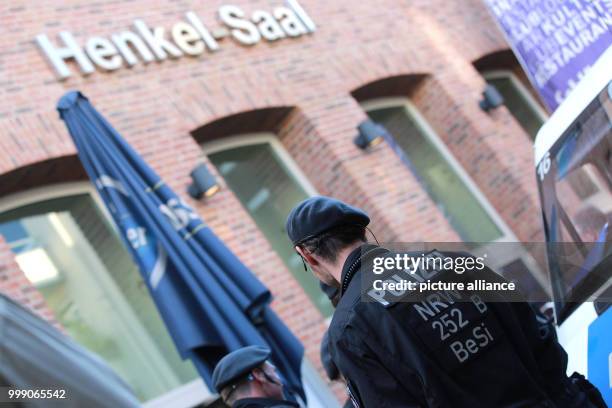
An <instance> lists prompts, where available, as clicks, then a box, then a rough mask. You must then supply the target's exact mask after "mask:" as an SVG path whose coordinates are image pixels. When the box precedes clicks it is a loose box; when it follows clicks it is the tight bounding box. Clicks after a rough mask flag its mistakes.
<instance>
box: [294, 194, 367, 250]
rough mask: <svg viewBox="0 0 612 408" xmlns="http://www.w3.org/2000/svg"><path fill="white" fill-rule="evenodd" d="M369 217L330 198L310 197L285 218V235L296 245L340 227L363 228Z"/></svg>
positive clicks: (357, 209)
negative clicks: (354, 226)
mask: <svg viewBox="0 0 612 408" xmlns="http://www.w3.org/2000/svg"><path fill="white" fill-rule="evenodd" d="M369 223H370V217H368V215H367V214H366V213H365V212H363V211H362V210H360V209H359V208H355V207H352V206H350V205H348V204H346V203H343V202H342V201H340V200H336V199H335V198H330V197H323V196H318V197H311V198H308V199H306V200H304V201H302V202H301V203H299V204H298V205H297V206H296V207H294V208H293V210H291V212H290V213H289V216H288V217H287V224H286V228H287V235H289V239H290V240H291V242H293V245H297V244H298V243H299V242H301V241H304V240H305V239H307V238H313V237H316V236H317V235H319V234H321V233H323V232H325V231H327V230H329V229H331V228H334V227H337V226H340V225H345V224H356V225H361V226H363V227H365V226H366V225H368V224H369Z"/></svg>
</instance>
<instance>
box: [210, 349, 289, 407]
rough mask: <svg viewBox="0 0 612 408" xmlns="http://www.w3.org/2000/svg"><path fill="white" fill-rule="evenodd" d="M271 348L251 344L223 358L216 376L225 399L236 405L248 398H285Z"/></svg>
mask: <svg viewBox="0 0 612 408" xmlns="http://www.w3.org/2000/svg"><path fill="white" fill-rule="evenodd" d="M269 357H270V350H268V349H267V348H265V347H259V346H249V347H244V348H241V349H239V350H236V351H233V352H231V353H229V354H228V355H226V356H225V357H223V358H222V359H221V360H220V361H219V363H218V364H217V366H216V367H215V369H214V371H213V375H212V379H213V384H214V386H215V388H216V389H217V391H219V394H220V395H221V398H222V399H223V401H224V402H225V403H226V404H227V405H229V406H232V405H233V404H234V402H236V401H238V400H241V399H244V398H273V399H279V400H282V399H283V385H282V382H281V379H280V377H279V376H278V374H277V372H276V368H275V367H274V366H273V365H272V364H271V363H270V362H269V361H268V358H269Z"/></svg>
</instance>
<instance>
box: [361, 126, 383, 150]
mask: <svg viewBox="0 0 612 408" xmlns="http://www.w3.org/2000/svg"><path fill="white" fill-rule="evenodd" d="M357 129H358V130H359V133H358V134H357V136H355V139H354V140H353V143H355V145H356V146H357V147H359V148H360V149H364V150H365V149H367V148H368V147H372V146H376V145H377V144H379V143H380V142H382V141H383V135H385V134H386V133H387V129H385V127H384V126H382V125H380V124H378V123H376V122H374V121H373V120H372V119H366V120H364V121H363V122H361V123H360V124H359V126H357Z"/></svg>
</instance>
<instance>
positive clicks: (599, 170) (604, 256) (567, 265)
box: [537, 87, 612, 319]
mask: <svg viewBox="0 0 612 408" xmlns="http://www.w3.org/2000/svg"><path fill="white" fill-rule="evenodd" d="M611 147H612V98H610V96H609V93H608V89H607V87H606V88H604V89H603V90H601V92H600V93H599V95H598V96H597V97H596V98H594V99H593V100H592V101H591V103H590V104H589V105H588V106H587V107H586V108H585V109H584V110H583V111H582V112H581V113H580V114H579V115H578V116H577V117H576V118H575V119H574V121H573V122H572V124H571V125H570V126H569V127H567V128H565V129H563V130H561V131H560V132H559V138H558V139H557V141H556V142H555V143H554V144H553V146H552V147H551V148H550V149H549V150H548V153H547V154H546V155H545V156H544V157H543V158H542V160H541V161H540V163H538V166H537V169H538V174H539V177H538V184H539V188H540V195H541V197H542V210H543V216H544V223H545V227H546V238H547V241H548V243H549V251H548V259H549V264H550V269H551V280H552V282H553V288H554V289H555V300H556V301H557V303H558V312H559V313H560V315H561V318H562V319H564V318H565V317H566V316H567V315H568V314H569V313H570V312H571V310H572V308H573V307H574V305H573V303H574V302H583V301H585V300H588V299H589V297H590V296H591V295H592V294H594V293H596V292H597V291H599V290H601V289H602V288H605V287H607V286H610V285H612V280H611V278H610V268H611V265H612V233H611V232H610V231H611V229H610V226H611V225H612V172H611V171H610V169H611V168H612V166H611V163H610V158H611V157H612V154H611V152H612V148H611ZM584 175H587V176H588V178H587V179H586V180H589V183H590V184H589V185H588V186H581V187H582V188H581V189H576V183H577V182H581V180H585V179H584V177H583V176H584Z"/></svg>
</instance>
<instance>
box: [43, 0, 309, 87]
mask: <svg viewBox="0 0 612 408" xmlns="http://www.w3.org/2000/svg"><path fill="white" fill-rule="evenodd" d="M218 19H219V21H220V22H221V24H222V25H221V26H220V27H217V28H214V29H209V28H208V27H207V26H206V25H205V24H204V22H203V21H202V20H201V19H200V17H198V15H197V14H196V13H194V12H193V11H188V12H186V13H185V18H184V20H183V21H178V22H176V23H175V24H173V25H172V26H171V27H170V28H169V29H168V30H166V28H164V27H161V26H160V27H150V26H148V25H147V23H145V22H144V21H143V20H141V19H136V20H134V22H133V30H125V31H121V32H119V33H115V34H111V35H110V36H108V37H99V36H94V37H90V38H89V39H87V40H86V41H85V43H84V46H81V45H80V44H79V41H77V39H76V38H75V37H74V36H73V34H72V33H71V32H70V31H61V32H60V33H59V35H58V40H59V41H53V40H52V39H50V38H49V37H48V36H47V35H46V34H39V35H38V36H36V42H37V44H38V46H39V47H40V49H41V50H42V52H43V54H44V55H45V57H46V58H47V59H48V61H49V62H50V64H51V66H52V67H53V69H54V70H55V72H56V74H57V77H58V79H66V78H68V77H70V76H71V75H72V72H71V70H70V67H69V65H68V64H67V62H68V61H74V62H76V65H77V66H78V68H79V70H80V72H81V74H83V75H88V74H91V73H93V72H95V70H96V67H97V68H100V69H102V70H104V71H114V70H118V69H120V68H122V67H131V66H134V65H136V64H139V63H142V64H148V63H150V62H153V61H160V62H161V61H164V60H166V59H168V58H174V59H176V58H181V57H183V56H186V55H187V56H192V57H196V56H199V55H201V54H203V53H204V52H205V51H207V52H214V51H217V50H219V49H220V42H221V41H222V40H223V39H224V38H227V37H229V38H231V39H233V40H234V41H236V42H238V43H239V44H242V45H246V46H252V45H255V44H257V43H259V42H260V41H262V39H263V40H266V41H270V42H271V41H278V40H281V39H284V38H296V37H301V36H303V35H306V34H311V33H313V32H314V31H315V29H316V26H315V24H314V22H313V21H312V19H311V18H310V16H309V15H308V14H307V13H306V11H305V10H304V9H303V8H302V6H301V5H300V4H299V3H298V2H297V0H287V2H286V5H284V6H278V7H275V8H274V9H272V10H271V11H265V10H255V11H252V12H246V11H245V10H243V9H242V8H241V7H238V6H234V5H224V6H221V7H219V9H218Z"/></svg>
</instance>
